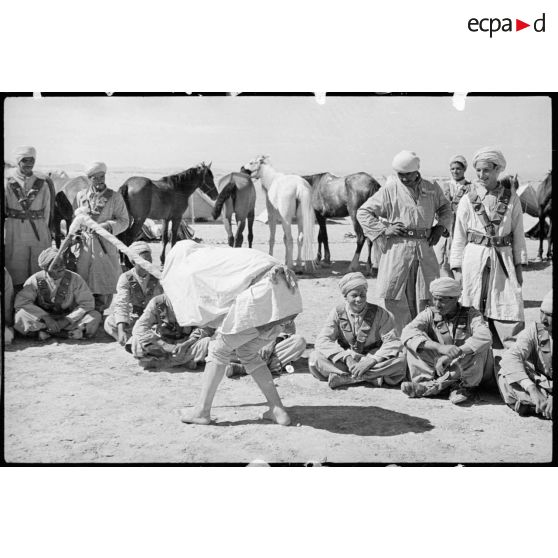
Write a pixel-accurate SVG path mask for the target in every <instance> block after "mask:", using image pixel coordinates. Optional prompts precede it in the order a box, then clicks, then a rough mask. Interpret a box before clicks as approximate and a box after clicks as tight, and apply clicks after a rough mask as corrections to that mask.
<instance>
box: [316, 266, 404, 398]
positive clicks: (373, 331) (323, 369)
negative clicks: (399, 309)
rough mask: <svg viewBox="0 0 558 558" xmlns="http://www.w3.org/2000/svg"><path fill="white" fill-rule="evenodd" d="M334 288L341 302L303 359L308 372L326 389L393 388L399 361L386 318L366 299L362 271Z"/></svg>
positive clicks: (391, 327)
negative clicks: (327, 387) (309, 353)
mask: <svg viewBox="0 0 558 558" xmlns="http://www.w3.org/2000/svg"><path fill="white" fill-rule="evenodd" d="M339 288H340V289H341V293H342V294H343V296H344V297H345V302H344V303H343V304H340V305H339V306H337V307H336V308H334V309H333V310H332V311H331V312H330V313H329V315H328V317H327V320H326V322H325V324H324V326H323V328H322V330H321V332H320V334H319V335H318V338H317V340H316V350H315V351H313V352H312V353H311V355H310V357H309V359H308V368H309V370H310V373H311V374H312V375H313V376H314V377H315V378H318V379H319V380H323V381H326V380H327V382H328V385H329V387H330V388H332V389H335V388H337V387H340V386H347V385H351V384H359V383H363V382H365V383H367V384H369V385H372V386H375V387H380V386H382V384H384V383H385V384H386V385H392V386H393V385H397V384H399V383H400V382H401V381H402V380H404V379H405V359H404V355H403V352H402V346H401V341H400V340H399V338H398V337H397V335H396V333H395V330H394V327H395V324H394V321H393V318H392V316H391V314H390V313H389V312H388V311H387V310H384V309H383V308H382V307H380V306H376V305H374V304H371V303H369V302H367V301H366V295H367V292H368V283H367V282H366V278H365V277H364V275H363V274H362V273H358V272H357V273H348V274H347V275H345V276H344V277H343V278H342V279H341V281H339Z"/></svg>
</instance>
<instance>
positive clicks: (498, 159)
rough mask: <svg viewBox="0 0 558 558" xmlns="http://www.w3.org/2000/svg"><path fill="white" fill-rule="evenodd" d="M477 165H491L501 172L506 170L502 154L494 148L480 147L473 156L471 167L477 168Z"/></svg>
mask: <svg viewBox="0 0 558 558" xmlns="http://www.w3.org/2000/svg"><path fill="white" fill-rule="evenodd" d="M477 163H493V164H494V165H496V168H497V169H498V170H499V171H500V172H503V171H504V169H505V168H506V160H505V159H504V156H503V155H502V152H501V151H500V150H499V149H496V148H495V147H482V148H481V149H479V150H478V151H477V152H476V153H475V154H474V155H473V167H474V168H477Z"/></svg>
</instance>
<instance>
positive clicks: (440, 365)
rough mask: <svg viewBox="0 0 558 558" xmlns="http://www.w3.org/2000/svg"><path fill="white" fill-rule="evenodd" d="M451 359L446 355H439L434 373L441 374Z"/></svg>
mask: <svg viewBox="0 0 558 558" xmlns="http://www.w3.org/2000/svg"><path fill="white" fill-rule="evenodd" d="M451 361H452V359H451V358H450V357H449V356H447V355H444V356H441V357H440V358H439V359H438V360H437V361H436V374H437V375H438V376H442V375H443V374H444V372H445V370H446V368H447V367H448V366H449V363H450V362H451Z"/></svg>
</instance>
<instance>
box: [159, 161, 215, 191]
mask: <svg viewBox="0 0 558 558" xmlns="http://www.w3.org/2000/svg"><path fill="white" fill-rule="evenodd" d="M208 168H209V167H207V166H206V164H205V163H200V164H199V165H196V166H195V167H190V168H189V169H186V170H185V171H181V172H178V173H176V174H169V175H168V176H163V177H162V178H161V179H160V180H161V182H166V183H167V184H170V185H171V186H180V185H181V184H183V183H184V182H186V181H190V180H192V179H193V178H194V177H196V176H197V175H199V174H201V173H203V172H204V170H205V169H208Z"/></svg>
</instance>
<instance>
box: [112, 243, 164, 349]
mask: <svg viewBox="0 0 558 558" xmlns="http://www.w3.org/2000/svg"><path fill="white" fill-rule="evenodd" d="M130 250H132V252H134V253H135V254H137V255H138V256H140V257H141V258H143V259H144V260H146V261H148V262H151V261H152V260H151V247H150V246H149V244H147V242H141V241H138V242H134V243H133V244H131V245H130ZM160 294H163V288H162V287H161V284H160V283H159V279H157V278H156V277H153V275H151V274H150V273H148V272H147V271H146V270H145V269H143V267H141V266H140V265H139V264H137V263H135V264H134V267H133V268H132V269H130V270H129V271H126V273H123V274H122V275H121V276H120V277H119V278H118V283H117V284H116V297H115V298H114V304H113V310H112V312H111V314H110V315H109V316H108V317H107V319H106V320H105V331H106V332H107V333H108V334H109V335H110V336H111V337H114V338H115V339H116V340H117V341H118V342H119V343H120V344H121V345H122V346H125V345H126V344H127V343H128V340H129V339H130V336H131V334H132V329H133V327H134V325H135V323H136V322H137V321H138V319H139V317H140V316H141V315H142V313H143V311H144V310H145V307H146V306H147V303H148V302H149V301H150V300H151V299H152V298H153V297H154V296H157V295H160Z"/></svg>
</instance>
